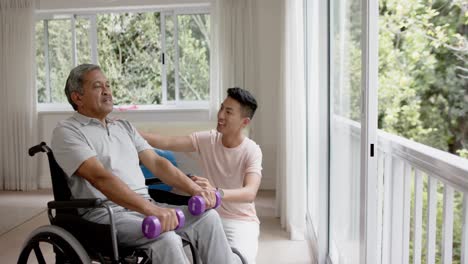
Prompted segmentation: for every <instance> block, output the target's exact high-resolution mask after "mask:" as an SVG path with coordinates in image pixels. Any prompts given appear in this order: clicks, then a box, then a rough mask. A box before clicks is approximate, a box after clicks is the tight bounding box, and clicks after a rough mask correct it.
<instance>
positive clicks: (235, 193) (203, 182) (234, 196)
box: [192, 173, 261, 203]
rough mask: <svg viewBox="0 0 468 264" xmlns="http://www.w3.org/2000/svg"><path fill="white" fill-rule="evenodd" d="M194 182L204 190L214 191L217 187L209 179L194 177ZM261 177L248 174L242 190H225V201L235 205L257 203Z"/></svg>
mask: <svg viewBox="0 0 468 264" xmlns="http://www.w3.org/2000/svg"><path fill="white" fill-rule="evenodd" d="M192 180H194V181H195V183H197V184H198V185H200V186H201V187H202V188H204V189H208V190H214V189H216V187H217V186H212V184H211V183H210V182H209V181H208V179H206V178H203V177H199V176H194V177H192ZM260 181H261V176H259V175H257V174H256V173H247V175H245V178H244V183H243V186H242V187H241V188H236V189H224V188H223V192H224V197H223V201H226V202H234V203H251V202H253V201H255V197H256V196H257V191H258V188H259V186H260Z"/></svg>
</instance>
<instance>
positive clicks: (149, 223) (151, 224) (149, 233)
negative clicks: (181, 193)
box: [141, 209, 185, 239]
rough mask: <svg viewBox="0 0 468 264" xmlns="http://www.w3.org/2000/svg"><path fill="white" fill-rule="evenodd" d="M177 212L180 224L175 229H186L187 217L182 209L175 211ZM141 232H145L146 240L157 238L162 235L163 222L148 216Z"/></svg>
mask: <svg viewBox="0 0 468 264" xmlns="http://www.w3.org/2000/svg"><path fill="white" fill-rule="evenodd" d="M175 211H176V215H177V219H178V220H179V224H178V225H177V226H176V228H175V230H177V229H179V228H182V227H184V225H185V215H184V213H183V212H182V210H180V209H175ZM141 231H142V232H143V234H144V235H145V237H146V238H149V239H152V238H157V237H158V236H159V235H160V234H161V222H160V221H159V219H158V218H157V217H156V216H154V215H150V216H147V217H145V219H144V220H143V223H142V225H141Z"/></svg>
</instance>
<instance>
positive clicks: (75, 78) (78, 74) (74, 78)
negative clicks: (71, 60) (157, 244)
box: [65, 64, 101, 110]
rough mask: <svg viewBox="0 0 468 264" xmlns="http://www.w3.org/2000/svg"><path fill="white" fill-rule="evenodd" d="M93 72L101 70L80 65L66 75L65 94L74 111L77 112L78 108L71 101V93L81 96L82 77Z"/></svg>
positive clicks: (91, 65) (88, 65)
mask: <svg viewBox="0 0 468 264" xmlns="http://www.w3.org/2000/svg"><path fill="white" fill-rule="evenodd" d="M93 70H101V67H99V66H98V65H95V64H81V65H78V66H76V67H75V68H73V69H72V70H71V71H70V74H69V75H68V78H67V82H66V83H65V94H66V95H67V99H68V102H69V103H70V104H71V105H72V107H73V109H74V110H78V106H77V105H76V104H75V103H74V102H73V100H72V99H71V95H72V93H73V92H77V93H79V94H83V81H84V80H83V76H84V75H85V74H86V73H88V72H90V71H93Z"/></svg>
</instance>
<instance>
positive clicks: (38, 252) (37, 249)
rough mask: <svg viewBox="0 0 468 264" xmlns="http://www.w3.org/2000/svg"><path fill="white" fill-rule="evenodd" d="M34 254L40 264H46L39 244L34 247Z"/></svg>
mask: <svg viewBox="0 0 468 264" xmlns="http://www.w3.org/2000/svg"><path fill="white" fill-rule="evenodd" d="M34 253H35V254H36V259H37V262H38V263H39V264H46V262H45V259H44V256H43V255H42V251H41V248H40V247H39V243H36V245H35V246H34Z"/></svg>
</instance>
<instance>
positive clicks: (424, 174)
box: [330, 115, 468, 264]
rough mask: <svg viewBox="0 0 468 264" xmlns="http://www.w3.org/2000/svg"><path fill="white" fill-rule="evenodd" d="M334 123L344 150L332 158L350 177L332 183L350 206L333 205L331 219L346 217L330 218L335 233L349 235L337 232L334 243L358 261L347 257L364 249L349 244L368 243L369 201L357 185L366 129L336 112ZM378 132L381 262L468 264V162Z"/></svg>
mask: <svg viewBox="0 0 468 264" xmlns="http://www.w3.org/2000/svg"><path fill="white" fill-rule="evenodd" d="M330 129H331V132H332V138H331V140H332V141H333V142H332V143H333V144H332V148H333V145H334V146H335V148H336V149H335V148H333V149H332V152H334V153H335V154H333V155H334V156H333V157H332V159H331V161H330V162H335V163H336V162H339V164H335V165H333V164H332V166H334V167H332V170H331V171H332V173H333V171H334V172H335V175H345V174H347V175H348V176H345V177H341V178H340V181H339V182H335V184H337V185H339V186H338V187H333V186H331V190H334V191H335V194H332V196H333V195H335V196H334V197H335V198H336V195H338V197H342V198H344V199H341V202H343V205H344V206H342V207H339V208H338V209H336V208H332V209H331V210H332V211H333V212H335V214H332V216H331V217H332V218H333V217H334V216H335V218H336V216H338V217H339V218H338V219H330V221H331V222H332V223H333V225H334V226H333V227H331V229H332V233H333V232H334V230H337V232H338V233H340V234H344V235H341V237H338V236H337V237H338V238H344V239H342V240H341V241H338V242H337V241H336V240H335V239H334V237H333V235H332V238H331V245H332V247H331V248H338V251H339V252H337V254H335V255H336V256H338V257H336V258H335V259H336V260H337V261H336V263H354V262H353V261H351V262H349V261H344V262H343V261H341V260H346V259H347V260H349V259H350V257H353V256H354V255H355V254H356V253H352V251H350V250H347V249H349V248H354V251H356V249H357V248H356V247H354V246H353V245H354V244H355V243H356V242H357V243H360V242H362V240H361V241H360V242H359V223H356V220H357V219H359V217H360V216H359V212H360V208H361V206H362V205H359V201H362V200H360V197H361V191H360V190H359V188H358V186H359V185H356V186H355V184H356V181H359V178H360V176H359V168H358V167H359V162H356V160H354V159H355V158H356V157H359V156H360V144H359V141H360V129H361V127H360V124H359V123H356V122H354V121H351V120H349V119H347V118H343V117H339V116H336V115H335V116H333V119H332V124H331V128H330ZM377 136H378V142H377V143H378V144H377V158H378V159H377V161H378V166H377V173H376V174H372V173H371V174H370V175H376V177H378V186H377V191H378V202H377V206H378V208H377V212H378V216H377V219H378V224H377V241H378V244H377V245H376V247H375V249H374V250H376V251H377V252H378V253H377V254H378V259H379V263H382V264H422V263H424V264H435V263H443V264H450V263H461V264H468V233H467V232H468V160H467V159H464V158H461V157H458V156H455V155H453V154H450V153H447V152H444V151H441V150H438V149H434V148H432V147H429V146H426V145H423V144H420V143H416V142H414V141H411V140H408V139H406V138H402V137H399V136H395V135H392V134H389V133H386V132H384V131H381V130H378V133H377ZM356 166H357V167H356ZM331 184H333V182H332V183H331ZM336 192H338V194H337V193H336ZM332 199H333V198H332ZM338 200H339V199H338ZM439 200H440V201H439ZM348 201H349V202H348ZM335 206H337V203H335ZM338 206H339V204H338ZM457 208H458V209H457ZM460 208H462V210H460ZM335 209H336V210H335ZM438 209H442V211H441V213H438ZM336 212H338V213H336ZM455 212H459V213H458V214H456V213H455ZM343 230H346V233H345V231H343ZM460 233H461V235H456V234H460ZM454 238H456V240H457V241H455V240H454ZM454 242H456V243H454ZM362 246H363V245H360V247H362ZM454 253H456V254H454ZM356 263H357V262H356Z"/></svg>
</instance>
